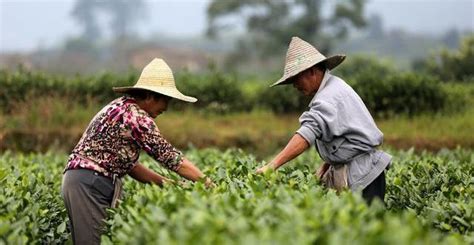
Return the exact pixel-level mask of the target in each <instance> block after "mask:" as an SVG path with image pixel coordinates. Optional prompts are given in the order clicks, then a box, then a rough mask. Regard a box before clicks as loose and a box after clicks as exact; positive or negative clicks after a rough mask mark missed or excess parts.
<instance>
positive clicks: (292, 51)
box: [270, 37, 346, 87]
mask: <svg viewBox="0 0 474 245" xmlns="http://www.w3.org/2000/svg"><path fill="white" fill-rule="evenodd" d="M345 58H346V56H345V55H342V54H337V55H333V56H331V57H326V56H324V55H323V54H321V53H320V52H319V51H318V50H317V49H316V48H315V47H313V45H311V44H309V43H307V42H305V41H304V40H302V39H301V38H299V37H292V38H291V42H290V46H289V47H288V51H287V53H286V60H285V71H284V73H283V76H282V77H281V78H280V79H279V80H278V81H277V82H275V83H274V84H272V85H271V86H270V87H273V86H276V85H282V84H289V83H291V80H290V78H292V77H294V76H296V75H298V74H299V73H300V72H302V71H304V70H306V69H308V68H311V67H313V66H314V65H316V64H318V63H321V62H324V64H325V66H326V68H327V69H329V70H332V69H334V68H335V67H336V66H338V65H339V64H341V63H342V62H343V61H344V59H345Z"/></svg>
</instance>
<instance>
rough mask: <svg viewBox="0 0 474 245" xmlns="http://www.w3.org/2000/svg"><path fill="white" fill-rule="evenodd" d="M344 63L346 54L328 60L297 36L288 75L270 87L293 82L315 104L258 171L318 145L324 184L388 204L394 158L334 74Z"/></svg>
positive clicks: (353, 96) (351, 92)
mask: <svg viewBox="0 0 474 245" xmlns="http://www.w3.org/2000/svg"><path fill="white" fill-rule="evenodd" d="M344 59H345V56H344V55H335V56H332V57H329V58H327V57H325V56H324V55H322V54H321V53H319V51H318V50H317V49H316V48H315V47H313V46H312V45H311V44H309V43H307V42H305V41H303V40H302V39H300V38H298V37H293V38H292V40H291V43H290V46H289V48H288V52H287V54H286V62H285V71H284V74H283V77H282V78H280V80H278V81H277V82H275V83H274V84H273V85H271V87H273V86H276V85H284V84H292V85H293V87H295V88H296V89H297V90H298V91H300V92H301V93H302V94H304V95H305V96H311V97H312V100H311V102H310V103H309V109H308V110H307V111H305V112H303V114H302V115H301V116H300V118H299V122H300V125H301V126H300V128H299V129H298V130H297V131H296V133H295V135H294V136H293V137H292V138H291V139H290V141H289V142H288V144H287V145H286V147H285V148H284V149H283V150H282V151H281V152H280V153H278V155H277V156H276V157H275V158H274V159H273V160H272V161H271V162H269V163H268V164H267V165H265V166H263V167H261V168H259V169H257V173H262V172H265V171H267V170H269V169H272V170H276V169H278V168H279V167H281V166H282V165H284V164H285V163H287V162H288V161H291V160H292V159H294V158H295V157H297V156H299V155H300V154H301V153H302V152H304V151H305V150H306V149H308V148H309V147H310V146H311V145H315V148H316V150H317V151H318V153H319V155H320V156H321V158H322V159H323V161H324V163H323V164H322V166H321V167H320V168H319V170H318V171H317V173H316V174H317V176H318V177H319V178H320V179H321V181H322V182H323V184H325V185H326V186H328V187H330V188H334V189H336V190H342V189H345V188H350V189H351V190H352V191H359V190H362V196H363V198H364V199H365V200H366V201H367V202H368V203H370V202H371V201H372V200H373V199H374V198H379V199H380V200H381V201H382V202H383V200H384V195H385V169H387V167H388V166H389V165H390V163H391V158H392V157H391V156H390V155H389V154H387V153H385V152H383V151H381V150H378V149H377V146H379V145H381V144H382V141H383V134H382V132H381V131H380V130H379V129H378V128H377V125H375V122H374V119H373V118H372V116H371V115H370V113H369V111H368V110H367V108H366V106H365V105H364V103H363V101H362V100H361V98H360V97H359V95H357V93H356V92H355V91H354V90H353V89H352V88H351V87H350V86H349V85H348V84H347V83H346V82H344V80H342V79H341V78H339V77H336V76H334V75H331V73H330V70H332V69H333V68H335V67H336V66H338V65H339V64H340V63H341V62H342V61H344Z"/></svg>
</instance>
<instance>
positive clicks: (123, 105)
mask: <svg viewBox="0 0 474 245" xmlns="http://www.w3.org/2000/svg"><path fill="white" fill-rule="evenodd" d="M141 149H143V150H144V151H145V152H146V153H147V154H149V155H150V156H151V157H153V158H154V159H155V160H156V161H158V162H160V163H161V164H162V165H164V166H165V167H166V168H168V169H171V170H173V171H177V170H178V169H179V167H180V166H181V162H182V153H181V152H180V151H178V150H177V149H175V148H174V147H173V146H172V145H171V144H170V143H169V142H168V141H166V140H165V139H164V138H163V137H162V136H161V134H160V131H159V130H158V127H157V126H156V124H155V122H154V121H153V118H151V117H150V116H149V115H148V113H147V112H146V111H144V110H142V109H141V108H140V107H139V106H138V105H137V104H136V101H135V99H133V98H132V97H128V96H123V97H120V98H117V99H115V100H114V101H112V102H111V103H109V104H108V105H107V106H105V107H104V108H103V109H102V110H101V111H100V112H99V113H97V115H95V117H94V118H93V119H92V121H91V122H90V124H89V126H88V127H87V129H86V131H85V132H84V134H83V135H82V137H81V139H80V140H79V142H78V143H77V145H76V147H75V148H74V149H73V150H72V153H71V155H70V156H69V160H68V163H67V166H66V169H65V171H67V170H69V169H80V168H82V169H91V170H95V171H97V172H99V173H101V174H103V175H104V176H112V175H113V174H116V175H118V176H119V177H122V176H124V175H125V174H127V173H128V172H129V171H130V170H131V169H133V167H134V166H135V164H136V163H137V160H138V157H139V155H140V151H141Z"/></svg>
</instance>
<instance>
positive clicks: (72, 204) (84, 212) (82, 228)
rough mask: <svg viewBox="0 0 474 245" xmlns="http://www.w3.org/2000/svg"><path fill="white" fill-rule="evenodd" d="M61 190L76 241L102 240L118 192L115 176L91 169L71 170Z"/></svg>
mask: <svg viewBox="0 0 474 245" xmlns="http://www.w3.org/2000/svg"><path fill="white" fill-rule="evenodd" d="M61 193H62V196H63V199H64V204H65V205H66V209H67V213H68V216H69V222H70V228H71V233H72V240H73V242H74V244H100V236H101V234H102V232H103V228H104V224H105V222H104V220H105V218H106V209H107V208H109V207H110V205H111V202H112V198H113V195H114V185H113V184H112V180H111V179H109V178H107V177H103V176H100V175H97V173H96V172H94V171H91V170H86V169H75V170H68V171H66V173H64V176H63V183H62V187H61Z"/></svg>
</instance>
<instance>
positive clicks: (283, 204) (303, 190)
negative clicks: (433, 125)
mask: <svg viewBox="0 0 474 245" xmlns="http://www.w3.org/2000/svg"><path fill="white" fill-rule="evenodd" d="M393 154H394V156H395V158H394V162H393V164H392V166H391V169H390V170H389V171H388V175H387V181H388V183H387V186H388V189H387V195H386V203H387V207H386V208H385V209H384V207H382V206H381V205H380V203H374V205H372V206H371V207H368V206H367V205H366V204H365V202H364V201H363V200H362V199H361V197H360V195H359V194H352V193H350V192H343V193H342V194H341V195H336V193H335V192H334V191H330V190H329V191H328V190H326V189H324V188H322V187H321V186H320V185H319V184H318V183H317V181H316V180H315V178H314V176H313V169H314V168H315V167H316V165H317V162H319V159H318V157H317V154H316V153H315V152H314V151H311V152H308V153H306V154H304V155H302V156H300V157H299V158H297V159H296V160H294V162H293V163H292V164H290V165H288V166H287V167H285V168H282V169H281V170H279V171H278V172H273V173H268V174H265V175H255V174H254V171H255V169H256V168H257V167H258V166H261V165H262V164H263V162H259V161H257V160H256V159H255V157H253V156H252V155H249V154H246V153H245V152H243V151H241V150H227V151H225V152H221V151H217V150H212V149H209V150H191V151H189V152H187V154H186V156H187V157H188V158H189V159H190V160H191V161H193V162H196V163H197V164H198V166H199V167H200V168H201V169H203V172H204V173H205V174H206V175H208V176H211V178H213V180H214V182H215V183H216V184H217V186H216V187H215V188H213V189H206V188H205V186H204V184H203V183H200V182H199V183H195V184H191V183H184V184H183V185H182V186H166V187H165V188H163V189H160V188H158V187H157V186H152V185H144V184H140V183H138V182H136V181H131V180H130V179H126V180H125V187H124V190H125V194H126V195H125V198H124V200H123V202H122V203H121V204H120V206H119V208H117V209H115V210H109V218H108V220H107V224H108V231H107V233H106V234H104V235H103V236H102V242H103V243H104V244H111V243H113V244H116V243H119V244H128V243H139V244H150V243H160V244H161V243H163V244H177V243H179V244H190V243H192V244H196V243H205V244H224V243H225V244H255V243H259V244H260V243H263V244H275V243H276V244H289V243H292V244H293V243H296V244H314V243H318V244H349V243H350V244H381V243H383V244H414V243H416V244H469V243H472V242H474V240H473V237H474V233H473V232H474V217H473V213H472V210H474V206H473V205H474V201H473V199H472V198H473V197H474V195H473V194H474V193H473V187H474V179H473V178H472V176H473V174H474V164H473V163H474V152H473V151H472V150H461V149H459V150H455V151H443V152H440V153H439V154H435V155H433V154H428V153H423V154H421V155H415V154H413V152H411V151H408V152H395V153H393ZM66 159H67V156H66V155H52V154H46V155H22V154H11V153H4V154H3V155H0V183H1V184H2V188H1V189H0V243H7V244H18V243H28V244H29V243H41V244H44V243H47V244H55V243H64V242H66V240H67V239H68V237H69V235H70V234H69V230H68V227H67V225H66V222H67V218H66V217H67V215H66V213H65V208H64V206H63V203H62V200H61V197H60V185H61V179H62V175H61V173H62V170H63V167H64V164H65V161H66ZM141 162H142V163H144V164H145V165H147V166H149V167H151V168H153V169H155V170H156V171H158V172H160V173H162V174H164V175H167V176H170V177H171V178H173V179H175V180H178V177H177V176H176V175H175V174H172V173H170V172H169V171H167V170H164V169H157V167H156V166H157V165H156V163H154V161H152V160H151V159H150V158H149V157H145V158H143V159H141ZM387 209H388V210H387Z"/></svg>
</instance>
